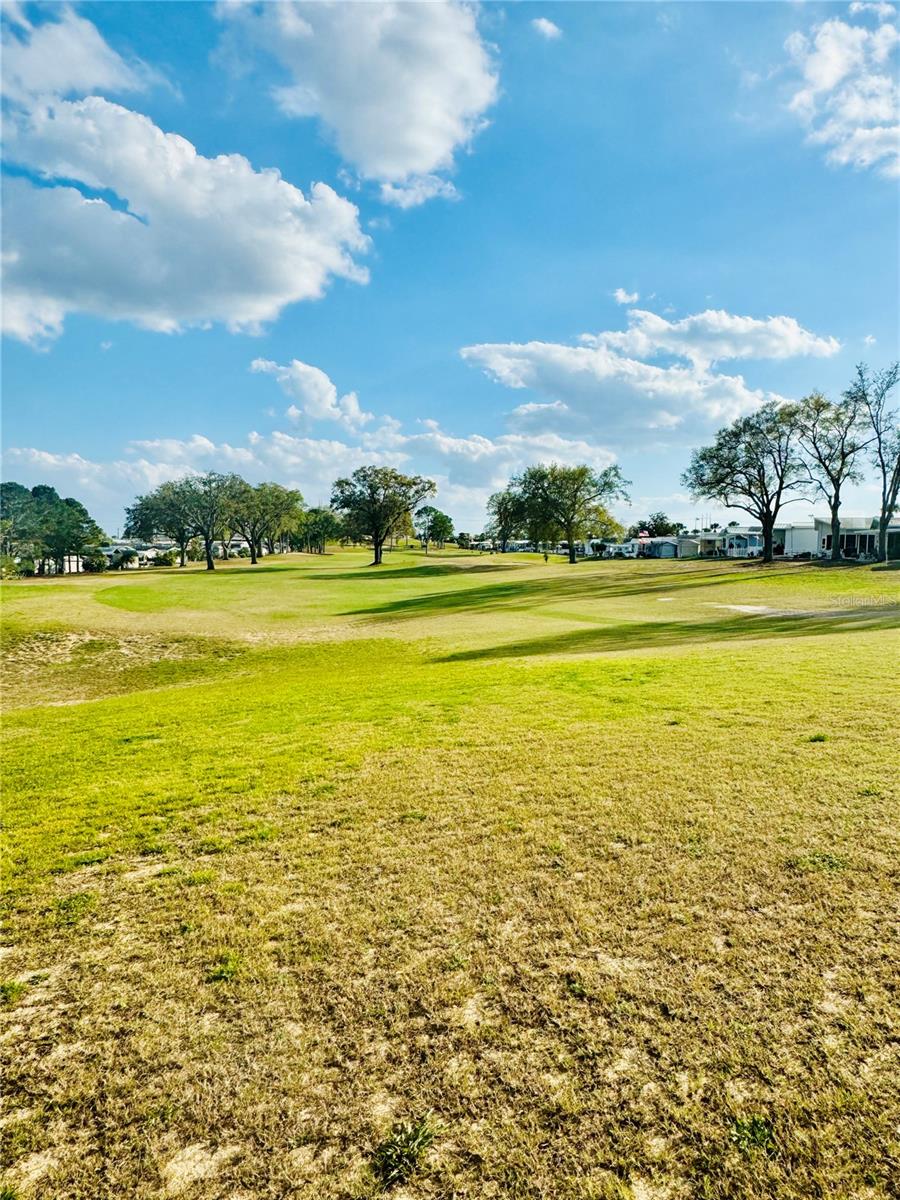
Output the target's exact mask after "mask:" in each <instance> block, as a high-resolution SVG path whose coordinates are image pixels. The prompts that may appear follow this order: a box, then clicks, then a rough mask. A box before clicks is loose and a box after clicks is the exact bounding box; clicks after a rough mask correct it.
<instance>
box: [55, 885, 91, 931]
mask: <svg viewBox="0 0 900 1200" xmlns="http://www.w3.org/2000/svg"><path fill="white" fill-rule="evenodd" d="M96 903H97V897H96V896H95V895H94V893H93V892H73V894H72V895H71V896H62V897H60V899H59V900H56V901H55V902H54V905H53V919H54V922H55V924H57V925H77V924H78V923H79V921H81V920H82V918H83V917H85V916H87V914H88V913H89V912H90V911H91V909H92V908H93V907H94V906H95V905H96Z"/></svg>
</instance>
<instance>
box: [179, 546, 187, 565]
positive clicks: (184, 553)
mask: <svg viewBox="0 0 900 1200" xmlns="http://www.w3.org/2000/svg"><path fill="white" fill-rule="evenodd" d="M178 549H179V550H180V552H181V565H182V566H184V564H185V563H186V562H187V542H180V543H179V546H178Z"/></svg>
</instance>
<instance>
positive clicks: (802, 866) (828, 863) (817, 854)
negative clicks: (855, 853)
mask: <svg viewBox="0 0 900 1200" xmlns="http://www.w3.org/2000/svg"><path fill="white" fill-rule="evenodd" d="M784 865H785V866H786V867H787V868H788V869H789V870H791V871H799V872H801V873H804V872H807V871H810V872H813V871H846V869H847V867H848V866H849V865H850V864H849V862H848V861H847V859H846V858H844V857H843V855H841V854H831V853H830V852H829V851H827V850H814V851H813V852H812V853H811V854H792V855H791V856H790V857H789V858H786V859H785V860H784Z"/></svg>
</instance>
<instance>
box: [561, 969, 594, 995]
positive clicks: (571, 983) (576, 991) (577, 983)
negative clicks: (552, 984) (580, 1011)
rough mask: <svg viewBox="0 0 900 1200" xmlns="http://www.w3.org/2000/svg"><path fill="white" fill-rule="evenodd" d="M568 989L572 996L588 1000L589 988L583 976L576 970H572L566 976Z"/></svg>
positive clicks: (565, 980) (565, 981)
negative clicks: (585, 984)
mask: <svg viewBox="0 0 900 1200" xmlns="http://www.w3.org/2000/svg"><path fill="white" fill-rule="evenodd" d="M563 982H564V983H565V985H566V991H567V992H568V993H569V995H570V996H574V997H575V998H576V1000H587V998H588V990H587V988H586V987H585V986H584V983H583V981H582V979H581V976H580V975H578V974H577V973H575V972H570V973H569V974H568V975H566V976H565V978H564V981H563Z"/></svg>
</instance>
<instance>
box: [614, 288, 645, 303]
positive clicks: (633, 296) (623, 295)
mask: <svg viewBox="0 0 900 1200" xmlns="http://www.w3.org/2000/svg"><path fill="white" fill-rule="evenodd" d="M613 300H615V302H616V304H635V303H636V302H637V301H638V300H640V296H639V295H638V293H637V292H626V290H625V289H624V288H616V290H615V291H614V292H613Z"/></svg>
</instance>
